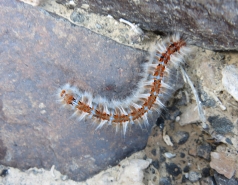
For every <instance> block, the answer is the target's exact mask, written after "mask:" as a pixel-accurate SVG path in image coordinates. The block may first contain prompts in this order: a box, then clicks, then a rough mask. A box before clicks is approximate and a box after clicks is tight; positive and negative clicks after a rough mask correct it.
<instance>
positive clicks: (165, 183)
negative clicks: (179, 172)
mask: <svg viewBox="0 0 238 185" xmlns="http://www.w3.org/2000/svg"><path fill="white" fill-rule="evenodd" d="M159 185H172V183H171V179H170V178H169V177H162V178H161V179H160V181H159Z"/></svg>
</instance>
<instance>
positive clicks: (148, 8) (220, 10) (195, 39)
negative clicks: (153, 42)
mask: <svg viewBox="0 0 238 185" xmlns="http://www.w3.org/2000/svg"><path fill="white" fill-rule="evenodd" d="M57 2H59V3H61V4H67V2H68V1H67V0H57ZM74 2H76V3H77V5H76V7H87V11H88V12H93V13H99V14H103V15H108V14H110V15H112V16H113V17H114V18H115V19H117V20H118V19H119V18H124V19H127V20H129V21H130V22H134V23H139V24H140V25H141V28H142V29H145V30H152V31H160V32H165V33H168V32H182V33H184V34H185V35H186V36H187V37H188V39H189V40H190V41H191V42H192V43H193V44H195V45H197V46H200V47H205V48H209V49H214V50H221V49H222V50H223V49H224V50H229V49H233V50H237V48H238V27H237V24H238V12H237V8H238V2H237V1H226V0H218V1H214V0H207V1H204V0H192V1H191V0H185V1H177V0H171V1H166V0H160V1H156V0H150V1H142V0H134V1H131V0H124V1H118V0H111V1H101V0H77V1H74Z"/></svg>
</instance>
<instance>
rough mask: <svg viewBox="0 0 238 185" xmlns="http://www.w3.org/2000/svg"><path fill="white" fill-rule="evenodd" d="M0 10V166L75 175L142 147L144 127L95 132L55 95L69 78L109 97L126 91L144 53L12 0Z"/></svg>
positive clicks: (132, 83)
mask: <svg viewBox="0 0 238 185" xmlns="http://www.w3.org/2000/svg"><path fill="white" fill-rule="evenodd" d="M0 10H1V11H0V22H1V26H0V64H1V68H0V74H1V78H0V108H1V109H0V120H1V140H0V141H2V142H1V143H0V157H1V158H0V163H1V164H4V165H8V166H14V167H18V168H20V169H27V168H30V167H38V168H40V167H44V168H46V169H50V168H51V166H52V165H55V167H56V169H57V170H59V171H61V173H63V174H67V175H68V176H69V177H70V178H72V179H74V180H78V181H81V180H84V179H85V178H87V177H89V176H91V175H94V174H95V173H97V172H99V171H100V170H102V169H105V168H106V167H107V166H108V165H115V164H116V163H117V162H118V161H119V160H121V159H122V158H124V157H126V156H129V155H130V154H132V153H133V152H135V151H138V150H141V149H143V148H144V147H145V145H146V143H147V138H148V135H149V131H150V128H148V130H146V129H141V128H140V127H138V126H132V127H131V128H129V129H128V131H127V134H126V136H125V138H124V137H123V135H121V134H120V133H118V134H115V128H112V127H105V128H103V129H101V130H97V131H95V125H92V124H91V122H90V121H88V122H83V121H82V122H78V121H77V120H76V118H71V119H70V116H71V114H72V111H71V110H65V109H63V108H60V105H59V104H58V103H57V102H56V97H55V93H56V90H57V88H59V87H60V86H62V85H64V84H65V83H67V82H71V83H74V84H75V85H77V86H78V87H79V88H80V89H83V90H89V91H92V92H93V93H94V94H98V95H101V96H107V97H109V98H123V97H125V96H127V95H128V94H130V93H131V92H132V90H133V89H134V88H135V87H136V84H137V82H138V80H139V74H138V73H139V72H140V71H141V68H140V67H139V66H140V63H141V62H142V61H144V56H145V53H144V52H142V51H140V50H135V49H132V48H129V47H126V46H123V45H120V44H118V43H116V42H114V41H112V40H109V39H107V38H105V37H102V36H99V35H96V34H94V33H92V32H90V31H89V30H87V29H84V28H81V27H74V26H72V24H70V23H68V22H65V21H63V20H57V19H55V18H53V17H51V16H49V15H48V14H47V13H45V12H43V11H39V9H37V8H33V7H29V6H27V8H25V6H24V4H22V3H17V2H16V1H13V0H1V1H0ZM155 121H156V119H154V121H153V122H155ZM153 122H152V121H151V123H152V124H151V125H153Z"/></svg>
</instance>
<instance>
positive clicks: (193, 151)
mask: <svg viewBox="0 0 238 185" xmlns="http://www.w3.org/2000/svg"><path fill="white" fill-rule="evenodd" d="M188 154H189V155H191V156H194V157H196V156H197V148H196V147H195V146H192V148H190V149H189V150H188Z"/></svg>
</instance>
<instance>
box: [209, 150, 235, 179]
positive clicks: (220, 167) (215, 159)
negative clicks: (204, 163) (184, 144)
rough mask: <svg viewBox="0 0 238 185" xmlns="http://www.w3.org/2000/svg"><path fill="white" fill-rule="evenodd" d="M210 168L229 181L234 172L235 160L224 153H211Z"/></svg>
mask: <svg viewBox="0 0 238 185" xmlns="http://www.w3.org/2000/svg"><path fill="white" fill-rule="evenodd" d="M210 166H211V168H213V169H215V170H216V171H217V172H218V173H220V174H222V175H224V176H225V177H227V178H228V179H230V178H231V177H232V176H233V175H234V173H235V170H236V163H235V160H234V159H233V158H231V157H228V156H226V154H225V153H217V152H211V162H210Z"/></svg>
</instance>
